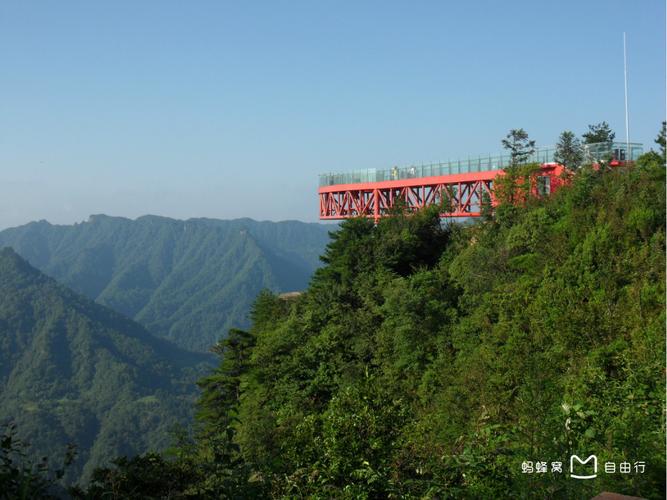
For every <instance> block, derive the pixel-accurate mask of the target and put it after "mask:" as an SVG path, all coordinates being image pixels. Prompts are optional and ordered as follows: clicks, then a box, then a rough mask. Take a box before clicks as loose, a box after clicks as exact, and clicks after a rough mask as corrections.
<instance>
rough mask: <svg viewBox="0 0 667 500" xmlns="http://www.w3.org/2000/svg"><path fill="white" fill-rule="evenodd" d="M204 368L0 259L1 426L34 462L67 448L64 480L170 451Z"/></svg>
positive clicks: (12, 259)
mask: <svg viewBox="0 0 667 500" xmlns="http://www.w3.org/2000/svg"><path fill="white" fill-rule="evenodd" d="M203 361H204V357H203V356H202V355H198V354H194V353H190V352H187V351H183V350H180V349H178V348H176V347H175V346H173V345H171V344H169V343H168V342H165V341H163V340H161V339H157V338H155V337H153V336H152V335H150V334H149V333H148V332H147V331H146V330H145V329H144V328H143V327H141V326H140V325H139V324H137V323H135V322H133V321H131V320H129V319H126V318H124V317H122V316H121V315H119V314H117V313H116V312H114V311H111V310H110V309H108V308H106V307H103V306H100V305H98V304H95V303H94V302H92V301H90V300H89V299H87V298H85V297H83V296H81V295H79V294H77V293H74V292H73V291H71V290H69V289H67V288H66V287H64V286H62V285H60V284H58V283H57V282H55V281H54V280H53V279H52V278H49V277H47V276H45V275H44V274H42V273H41V272H39V271H38V270H36V269H35V268H33V267H31V266H30V265H29V264H28V263H27V262H26V261H25V260H23V259H22V258H21V257H19V256H18V255H17V254H16V253H14V252H13V251H12V250H11V249H9V248H4V249H0V421H1V422H6V421H14V422H15V423H16V424H17V425H18V429H19V432H20V435H22V436H24V437H25V438H26V439H27V440H28V441H29V442H30V443H31V445H32V448H31V449H32V452H33V453H34V456H35V457H41V456H43V455H46V456H49V457H58V456H60V455H62V452H63V450H64V448H65V446H66V444H67V443H68V442H73V443H75V444H76V445H77V447H78V458H77V460H76V462H75V464H74V467H73V468H72V469H71V470H69V472H68V476H69V477H68V479H70V480H71V479H74V478H76V477H77V476H78V475H79V474H80V473H81V472H83V473H84V474H86V473H89V472H90V471H91V470H92V469H93V468H94V467H95V466H98V465H100V464H102V463H105V462H106V461H107V460H109V459H110V457H115V456H118V455H125V454H129V455H132V454H136V453H141V452H144V451H146V450H147V449H149V448H150V449H154V448H156V447H157V448H163V447H165V446H166V445H168V444H169V430H170V429H171V428H172V427H173V426H174V425H175V424H176V423H177V422H182V423H187V422H188V420H189V418H190V417H191V413H192V404H193V400H194V398H195V397H196V393H197V390H196V387H195V385H194V381H195V380H196V379H197V378H198V377H199V376H200V375H201V374H202V373H203V369H204V367H205V365H204V363H203ZM192 367H196V368H192Z"/></svg>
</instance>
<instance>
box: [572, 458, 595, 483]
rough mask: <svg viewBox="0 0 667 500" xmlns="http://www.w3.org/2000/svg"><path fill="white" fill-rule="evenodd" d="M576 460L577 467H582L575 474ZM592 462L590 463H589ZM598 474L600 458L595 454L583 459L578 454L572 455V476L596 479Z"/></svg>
mask: <svg viewBox="0 0 667 500" xmlns="http://www.w3.org/2000/svg"><path fill="white" fill-rule="evenodd" d="M575 461H576V466H577V469H580V470H578V471H577V473H576V474H575ZM589 462H590V465H587V464H588V463H589ZM591 466H592V467H593V473H592V474H591V473H590V472H591V470H590V469H591ZM597 476H598V458H597V457H596V456H595V455H591V456H590V457H588V458H587V459H586V460H582V459H581V458H579V457H578V456H577V455H572V456H571V457H570V477H573V478H575V479H595V478H596V477H597Z"/></svg>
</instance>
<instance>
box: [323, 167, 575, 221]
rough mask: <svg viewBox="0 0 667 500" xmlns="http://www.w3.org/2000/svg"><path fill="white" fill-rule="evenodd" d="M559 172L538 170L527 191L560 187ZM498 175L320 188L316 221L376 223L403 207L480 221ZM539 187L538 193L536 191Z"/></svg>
mask: <svg viewBox="0 0 667 500" xmlns="http://www.w3.org/2000/svg"><path fill="white" fill-rule="evenodd" d="M563 172H564V167H563V166H562V165H559V164H557V163H545V164H542V166H541V169H540V170H539V171H538V172H536V173H535V174H534V176H533V177H532V180H531V191H532V192H533V193H534V194H536V195H539V196H541V195H548V194H550V193H551V192H553V191H555V190H556V189H558V188H559V187H560V186H561V185H563V183H564V182H566V176H564V175H563ZM504 173H505V172H504V171H503V170H487V171H484V172H467V173H462V174H454V175H442V176H434V177H421V178H409V179H399V180H390V181H381V182H360V183H355V184H338V185H333V186H322V187H320V188H319V198H320V219H348V218H350V217H373V218H374V219H375V220H376V221H377V220H378V219H379V218H380V217H383V216H385V215H388V214H390V213H391V211H392V210H393V209H394V208H395V207H398V206H399V205H402V206H403V207H405V208H406V209H408V210H412V211H414V210H419V209H420V208H424V207H425V206H427V205H438V206H440V207H441V215H442V216H443V217H479V216H480V215H482V211H483V207H484V205H485V204H488V205H490V206H491V207H493V206H495V204H496V201H495V198H494V195H493V182H494V179H496V178H497V177H498V176H499V175H504ZM540 186H541V187H540Z"/></svg>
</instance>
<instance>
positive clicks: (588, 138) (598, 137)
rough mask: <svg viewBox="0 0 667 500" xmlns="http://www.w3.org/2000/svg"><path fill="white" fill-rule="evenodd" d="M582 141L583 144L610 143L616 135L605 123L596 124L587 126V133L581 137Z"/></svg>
mask: <svg viewBox="0 0 667 500" xmlns="http://www.w3.org/2000/svg"><path fill="white" fill-rule="evenodd" d="M581 137H582V138H583V139H584V144H599V143H602V142H606V143H610V144H611V143H612V142H614V138H615V137H616V133H615V132H614V131H613V130H611V127H610V126H609V124H608V123H607V122H602V123H598V124H597V125H589V126H588V132H586V133H584V134H582V135H581Z"/></svg>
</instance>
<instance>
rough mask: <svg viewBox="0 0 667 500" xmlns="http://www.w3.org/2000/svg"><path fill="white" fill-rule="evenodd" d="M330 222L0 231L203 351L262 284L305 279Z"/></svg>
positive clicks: (117, 221)
mask: <svg viewBox="0 0 667 500" xmlns="http://www.w3.org/2000/svg"><path fill="white" fill-rule="evenodd" d="M330 229H331V226H323V225H320V224H305V223H302V222H296V221H288V222H280V223H273V222H256V221H253V220H251V219H238V220H231V221H221V220H214V219H190V220H187V221H179V220H174V219H169V218H165V217H156V216H144V217H140V218H138V219H136V220H129V219H124V218H120V217H108V216H104V215H96V216H91V218H90V220H89V221H87V222H83V223H80V224H74V225H71V226H55V225H51V224H49V223H48V222H45V221H41V222H33V223H30V224H27V225H25V226H21V227H18V228H12V229H7V230H4V231H2V232H0V246H12V247H13V248H14V249H15V250H16V251H17V252H18V253H19V254H20V255H21V256H23V257H24V258H26V259H27V260H28V261H29V262H30V263H31V264H32V265H34V266H35V267H37V268H39V269H40V270H42V271H44V272H45V273H47V274H49V275H50V276H53V277H55V278H56V279H58V281H60V282H62V283H64V284H66V285H67V286H69V287H71V288H73V289H74V290H76V291H78V292H81V293H83V294H85V295H86V296H88V297H90V298H92V299H94V300H96V301H97V302H99V303H100V304H103V305H106V306H109V307H111V308H112V309H115V310H116V311H119V312H121V313H123V314H125V315H127V316H130V317H132V318H134V319H136V320H137V321H139V322H141V323H142V324H143V325H144V326H145V327H147V328H148V329H149V330H150V331H151V332H152V333H155V334H156V335H159V336H162V337H166V338H169V339H172V340H173V341H174V342H176V343H178V344H179V345H181V346H183V347H186V348H189V349H194V350H206V349H208V347H209V346H210V345H212V344H214V343H215V342H216V341H217V339H218V338H219V337H220V336H222V335H224V334H225V332H226V331H227V330H228V329H229V328H230V327H232V326H236V327H245V326H247V325H248V320H247V315H248V311H249V308H250V305H251V304H252V301H253V300H254V298H255V296H256V295H257V293H258V292H259V291H260V290H261V289H262V288H270V289H272V290H274V291H290V290H299V289H303V288H305V287H306V286H307V284H308V281H309V279H310V276H311V275H312V273H313V271H314V270H315V268H316V267H317V266H318V263H319V260H318V257H319V255H320V253H321V252H322V250H323V248H324V246H325V245H326V243H327V241H328V231H329V230H330Z"/></svg>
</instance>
